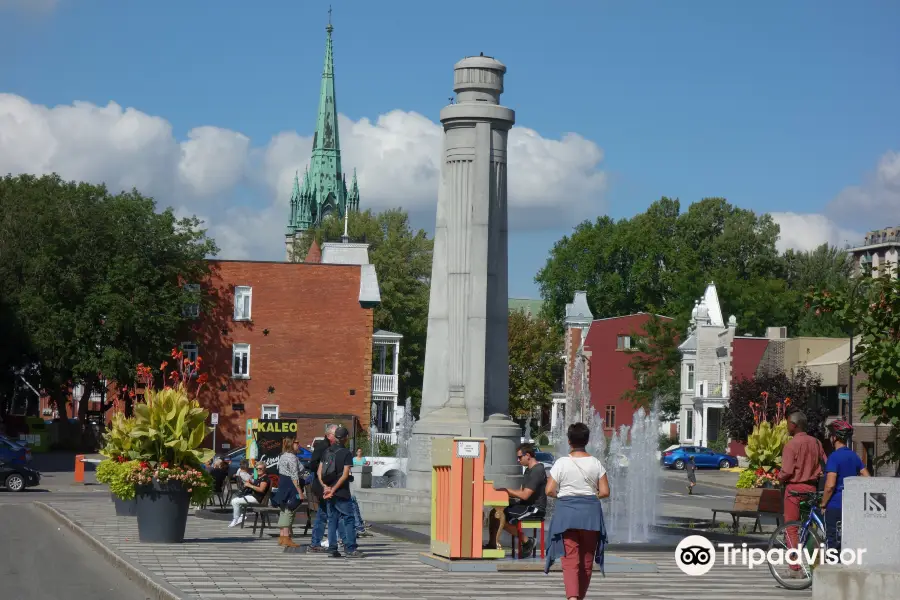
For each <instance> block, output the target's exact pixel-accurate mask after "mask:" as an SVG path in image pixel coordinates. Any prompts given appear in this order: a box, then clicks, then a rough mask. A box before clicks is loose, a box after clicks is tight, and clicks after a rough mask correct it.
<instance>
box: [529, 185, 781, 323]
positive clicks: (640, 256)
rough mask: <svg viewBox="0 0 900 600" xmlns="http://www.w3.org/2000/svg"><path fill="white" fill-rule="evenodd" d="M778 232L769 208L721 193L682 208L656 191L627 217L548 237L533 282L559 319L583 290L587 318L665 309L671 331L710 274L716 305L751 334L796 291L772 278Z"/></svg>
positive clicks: (776, 275)
mask: <svg viewBox="0 0 900 600" xmlns="http://www.w3.org/2000/svg"><path fill="white" fill-rule="evenodd" d="M778 233H779V229H778V225H777V224H776V223H775V222H774V221H773V220H772V218H771V216H769V215H756V214H755V213H753V212H752V211H749V210H744V209H740V208H737V207H734V206H732V205H731V204H729V203H728V202H727V201H725V200H724V199H722V198H706V199H703V200H701V201H699V202H695V203H694V204H692V205H691V206H690V207H689V208H688V209H687V211H685V212H681V209H680V202H679V201H678V200H672V199H669V198H662V199H660V200H659V201H657V202H654V203H653V204H652V205H651V206H650V207H649V208H648V209H647V211H646V212H645V213H643V214H640V215H636V216H635V217H633V218H632V219H625V220H621V221H613V220H612V219H610V218H609V217H600V218H598V219H597V220H596V222H594V223H590V222H584V223H582V224H580V225H578V226H577V227H576V228H575V231H574V232H573V233H572V235H571V236H566V237H563V238H562V239H561V240H560V241H558V242H557V243H556V244H555V245H554V247H553V249H552V250H551V252H550V257H549V258H548V260H547V263H546V265H545V266H544V267H543V268H542V269H541V270H540V272H538V274H537V276H536V277H535V281H536V282H537V283H538V285H539V287H540V290H541V296H542V298H543V299H544V300H545V311H546V313H545V317H547V318H548V320H551V321H553V322H557V323H560V322H561V321H562V317H563V313H564V310H565V305H566V303H568V302H571V301H572V297H573V295H574V293H575V291H576V290H585V291H586V292H587V295H588V302H589V303H590V305H591V307H593V308H594V310H595V313H596V316H597V317H600V318H603V317H613V316H621V315H626V314H633V313H636V312H649V313H659V314H667V315H673V316H674V317H675V319H676V323H677V325H678V328H679V330H680V329H683V328H684V327H685V326H686V325H687V321H688V318H689V315H690V310H691V308H692V307H693V304H694V301H695V299H696V298H698V297H699V296H700V295H701V294H702V293H703V291H704V289H705V288H706V285H707V284H708V283H709V282H710V281H715V283H716V285H717V286H718V288H719V289H720V298H721V300H722V304H723V310H724V311H725V314H726V315H728V314H735V315H739V326H740V328H741V330H742V332H745V331H746V332H751V333H760V334H761V333H762V332H763V331H764V330H765V328H766V327H767V326H770V325H772V323H779V324H784V325H787V326H791V325H793V322H794V321H795V320H796V316H795V313H796V307H797V305H796V296H795V295H793V294H792V293H791V292H790V290H789V289H788V287H787V285H786V283H785V282H784V280H783V279H782V278H780V273H781V271H782V262H781V258H780V256H779V254H778V251H777V249H776V247H775V243H776V241H777V239H778Z"/></svg>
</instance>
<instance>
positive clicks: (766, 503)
mask: <svg viewBox="0 0 900 600" xmlns="http://www.w3.org/2000/svg"><path fill="white" fill-rule="evenodd" d="M711 510H712V513H713V517H712V520H713V523H715V522H716V515H717V514H718V513H725V514H728V515H731V521H732V531H733V532H734V533H735V534H736V533H737V532H738V527H739V526H740V521H741V518H742V517H749V518H751V519H753V520H754V521H753V529H752V530H751V531H750V533H754V532H756V531H757V530H759V532H760V533H762V523H761V522H760V518H761V517H774V518H775V522H776V525H781V521H782V518H783V517H782V515H783V514H784V503H783V496H782V492H781V490H780V489H763V488H751V489H739V490H738V491H737V495H735V497H734V503H733V504H732V506H731V508H725V507H722V508H713V509H711Z"/></svg>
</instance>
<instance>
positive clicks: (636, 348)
mask: <svg viewBox="0 0 900 600" xmlns="http://www.w3.org/2000/svg"><path fill="white" fill-rule="evenodd" d="M631 339H632V343H631V350H632V352H633V354H634V355H633V356H632V358H631V360H630V361H629V362H628V366H629V367H630V368H631V371H632V373H633V374H634V380H635V387H634V388H633V389H630V390H628V391H626V392H625V394H624V397H625V398H627V399H629V400H631V402H632V403H633V404H634V406H635V408H639V407H643V408H649V407H650V406H651V404H652V403H653V402H655V401H656V399H660V419H661V420H663V421H674V420H675V419H677V418H678V414H679V412H680V411H681V352H679V351H678V328H677V326H676V325H675V323H673V322H672V321H670V320H669V319H663V318H660V317H659V316H658V315H651V316H650V318H649V319H647V321H646V323H644V326H643V331H637V332H634V333H633V334H632V338H631Z"/></svg>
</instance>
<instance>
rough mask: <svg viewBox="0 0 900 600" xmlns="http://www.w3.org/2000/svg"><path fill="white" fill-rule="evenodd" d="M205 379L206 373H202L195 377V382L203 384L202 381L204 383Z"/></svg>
mask: <svg viewBox="0 0 900 600" xmlns="http://www.w3.org/2000/svg"><path fill="white" fill-rule="evenodd" d="M207 379H208V377H207V375H206V373H204V374H203V375H201V376H200V377H198V378H197V383H199V384H200V385H203V384H204V383H206V380H207Z"/></svg>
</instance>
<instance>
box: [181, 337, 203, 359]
mask: <svg viewBox="0 0 900 600" xmlns="http://www.w3.org/2000/svg"><path fill="white" fill-rule="evenodd" d="M181 352H182V353H183V354H184V357H185V358H186V359H188V360H189V361H191V362H192V363H195V364H196V362H197V356H198V355H199V354H200V350H199V348H197V344H195V343H194V342H181Z"/></svg>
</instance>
